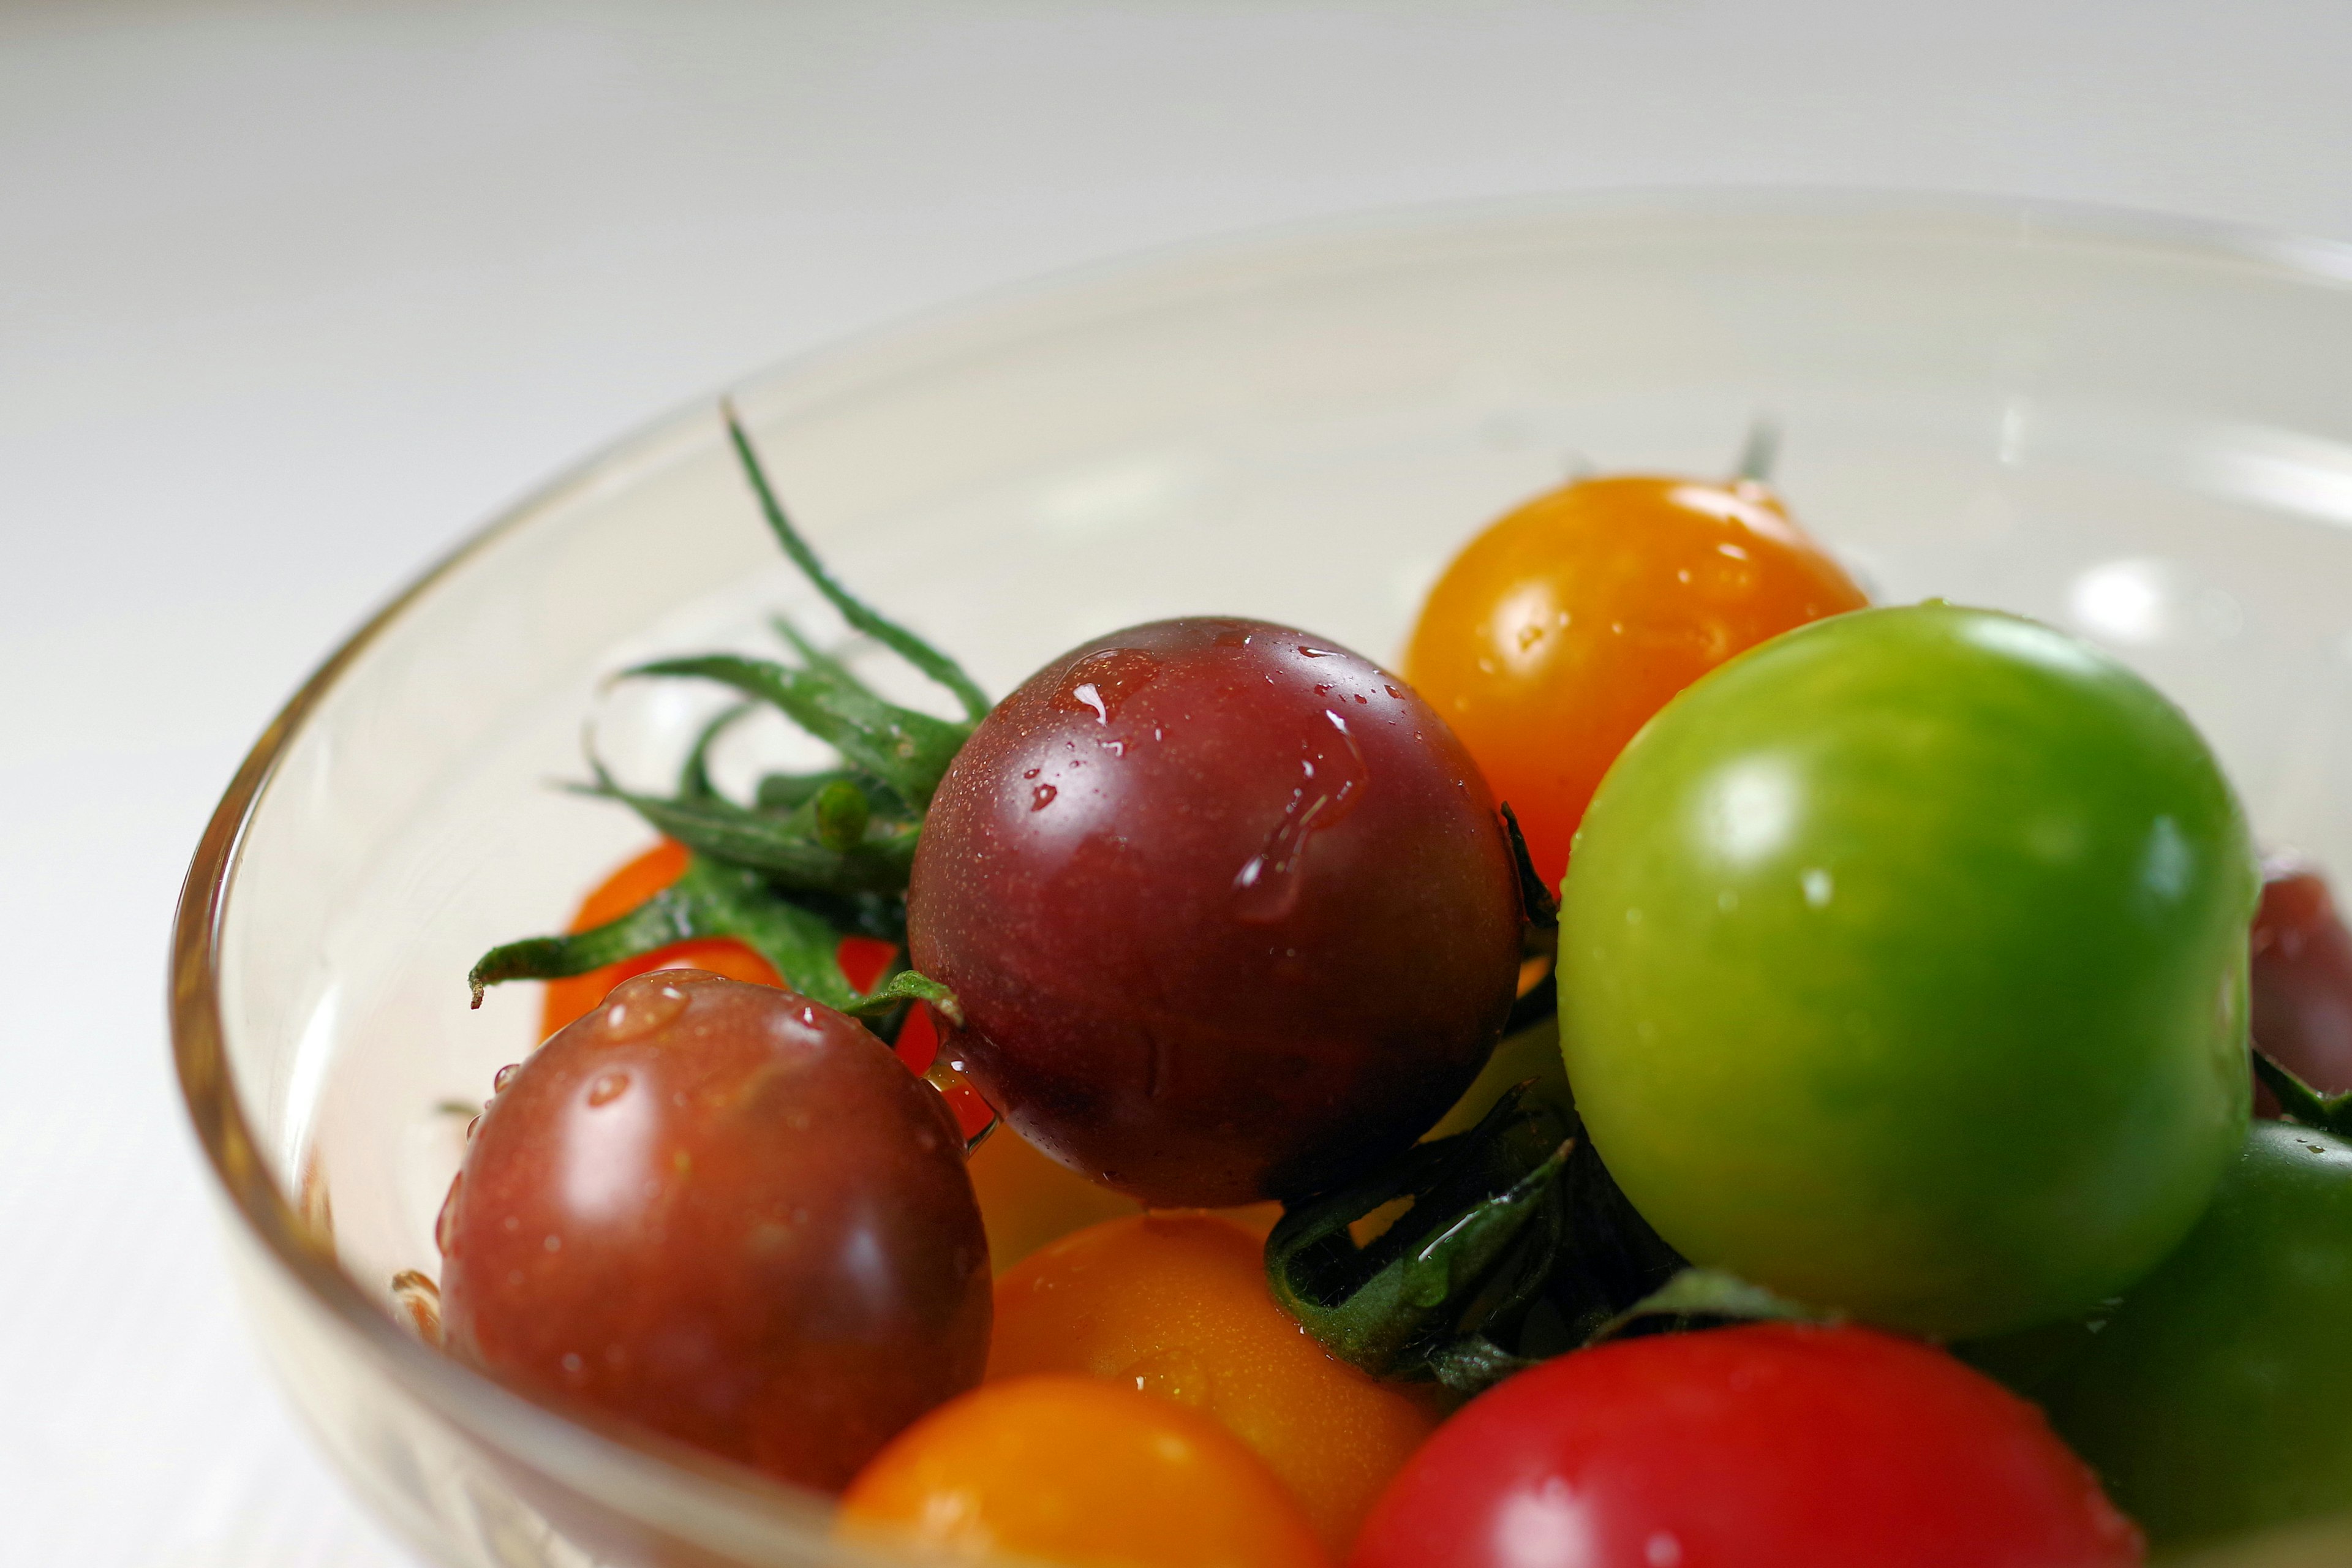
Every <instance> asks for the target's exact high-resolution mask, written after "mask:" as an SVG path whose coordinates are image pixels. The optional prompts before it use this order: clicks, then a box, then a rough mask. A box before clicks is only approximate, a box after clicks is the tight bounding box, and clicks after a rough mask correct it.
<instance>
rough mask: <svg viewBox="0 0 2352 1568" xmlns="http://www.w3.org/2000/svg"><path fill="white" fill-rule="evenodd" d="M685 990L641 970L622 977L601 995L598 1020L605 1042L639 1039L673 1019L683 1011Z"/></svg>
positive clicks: (685, 1002)
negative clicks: (602, 997) (605, 993)
mask: <svg viewBox="0 0 2352 1568" xmlns="http://www.w3.org/2000/svg"><path fill="white" fill-rule="evenodd" d="M686 1007H687V994H686V992H685V990H684V989H683V988H681V987H680V986H677V985H676V984H672V983H671V982H670V981H668V980H667V979H665V978H664V977H663V976H661V975H660V974H657V973H656V974H641V975H639V976H637V977H636V978H635V979H634V980H625V981H623V982H622V983H621V984H619V985H618V986H616V987H615V988H614V991H613V994H611V995H610V996H608V997H606V998H605V999H604V1012H603V1013H602V1014H601V1015H599V1017H598V1022H599V1023H600V1024H601V1025H602V1026H603V1027H604V1039H605V1041H606V1042H607V1043H608V1044H612V1045H621V1044H625V1043H626V1042H628V1041H630V1040H637V1039H643V1038H644V1037H646V1036H647V1035H650V1034H652V1033H654V1032H655V1031H656V1030H657V1029H660V1028H663V1027H665V1026H667V1025H668V1024H670V1023H671V1022H673V1021H674V1020H676V1018H677V1016H678V1015H679V1014H680V1013H683V1012H685V1011H686Z"/></svg>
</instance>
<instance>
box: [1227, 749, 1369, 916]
mask: <svg viewBox="0 0 2352 1568" xmlns="http://www.w3.org/2000/svg"><path fill="white" fill-rule="evenodd" d="M1323 717H1324V718H1325V719H1326V720H1328V721H1330V725H1331V728H1332V729H1333V731H1336V732H1337V741H1336V743H1335V742H1320V743H1318V742H1313V741H1310V742H1308V745H1307V754H1306V755H1305V756H1303V757H1301V758H1300V759H1299V767H1300V771H1301V773H1302V774H1303V775H1304V777H1305V780H1306V783H1305V784H1301V785H1298V786H1294V787H1293V788H1292V790H1291V792H1290V799H1289V800H1288V801H1287V802H1286V803H1285V804H1284V806H1283V811H1282V818H1281V820H1280V821H1278V822H1276V824H1275V825H1274V826H1273V827H1272V828H1270V829H1269V830H1268V831H1267V833H1266V836H1265V845H1264V846H1263V847H1261V848H1260V849H1259V850H1258V852H1257V853H1256V854H1255V855H1253V856H1251V857H1250V858H1248V859H1247V860H1245V861H1244V862H1243V863H1242V868H1241V869H1240V870H1239V871H1237V872H1235V873H1234V915H1235V917H1236V918H1238V919H1240V920H1243V921H1247V922H1249V923H1251V924H1253V925H1263V924H1270V923H1272V922H1273V921H1278V920H1281V919H1283V918H1285V917H1286V916H1287V915H1288V914H1289V913H1290V912H1291V911H1292V910H1295V909H1297V907H1298V895H1299V889H1300V884H1301V881H1302V880H1303V876H1304V861H1305V859H1306V854H1307V842H1308V840H1310V839H1311V838H1312V837H1314V835H1316V834H1317V833H1318V832H1320V831H1322V830H1323V829H1324V828H1327V827H1328V826H1331V825H1332V824H1333V823H1335V822H1338V821H1339V819H1340V818H1342V817H1344V816H1347V814H1348V813H1349V812H1350V811H1352V810H1354V809H1355V806H1356V803H1357V800H1358V799H1359V798H1360V796H1361V795H1362V793H1363V788H1364V785H1365V784H1366V782H1367V781H1368V778H1369V770H1368V769H1367V768H1366V766H1365V764H1364V753H1363V751H1362V749H1361V748H1360V747H1359V746H1358V745H1357V744H1356V737H1355V736H1354V735H1353V734H1351V733H1349V730H1348V721H1346V720H1345V719H1342V718H1341V717H1340V716H1339V714H1337V713H1335V712H1333V711H1331V710H1329V709H1328V708H1327V709H1325V710H1323Z"/></svg>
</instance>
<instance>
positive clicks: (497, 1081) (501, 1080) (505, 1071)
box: [490, 1062, 522, 1094]
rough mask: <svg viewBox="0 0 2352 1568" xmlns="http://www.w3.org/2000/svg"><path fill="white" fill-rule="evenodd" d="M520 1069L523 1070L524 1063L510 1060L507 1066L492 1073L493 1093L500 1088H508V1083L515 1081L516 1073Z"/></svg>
mask: <svg viewBox="0 0 2352 1568" xmlns="http://www.w3.org/2000/svg"><path fill="white" fill-rule="evenodd" d="M520 1071H522V1063H520V1062H509V1063H507V1065H506V1066H504V1067H502V1068H499V1070H498V1071H496V1072H494V1073H492V1074H491V1075H490V1092H491V1093H492V1094H496V1093H497V1092H498V1091H499V1090H500V1089H504V1088H506V1086H507V1085H508V1084H509V1083H511V1082H513V1081H514V1075H515V1074H517V1073H519V1072H520Z"/></svg>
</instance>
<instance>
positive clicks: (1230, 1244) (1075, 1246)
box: [988, 1214, 1437, 1556]
mask: <svg viewBox="0 0 2352 1568" xmlns="http://www.w3.org/2000/svg"><path fill="white" fill-rule="evenodd" d="M1033 1373H1083V1374H1085V1375H1087V1376H1090V1377H1097V1378H1102V1379H1105V1380H1107V1381H1109V1382H1114V1383H1118V1384H1125V1385H1126V1386H1128V1387H1129V1388H1135V1389H1140V1390H1142V1391H1144V1392H1146V1393H1149V1394H1160V1395H1161V1396H1163V1397H1165V1398H1168V1399H1171V1400H1174V1401H1176V1402H1178V1403H1180V1404H1183V1405H1191V1406H1192V1407H1193V1408H1195V1409H1197V1410H1200V1411H1201V1412H1202V1413H1203V1414H1205V1415H1210V1416H1213V1417H1214V1418H1215V1419H1216V1420H1217V1421H1218V1422H1220V1423H1222V1424H1223V1426H1225V1427H1226V1428H1227V1429H1228V1430H1230V1431H1231V1432H1232V1433H1233V1434H1234V1436H1237V1437H1239V1438H1240V1439H1241V1440H1242V1441H1243V1442H1244V1443H1246V1444H1248V1445H1249V1446H1250V1447H1252V1448H1254V1449H1255V1450H1256V1452H1257V1453H1258V1455H1259V1456H1260V1457H1261V1458H1264V1459H1265V1462H1266V1463H1267V1465H1269V1466H1270V1467H1272V1468H1273V1470H1274V1473H1275V1474H1276V1475H1277V1476H1279V1477H1281V1478H1282V1479H1283V1480H1284V1481H1285V1482H1286V1483H1288V1485H1289V1487H1290V1489H1291V1490H1292V1492H1293V1493H1295V1494H1296V1495H1297V1498H1298V1500H1299V1502H1300V1503H1301V1504H1302V1505H1303V1506H1304V1507H1305V1509H1306V1510H1307V1517H1308V1519H1309V1520H1311V1521H1313V1523H1314V1526H1315V1531H1316V1533H1317V1535H1318V1536H1319V1537H1320V1538H1321V1540H1322V1542H1323V1543H1324V1544H1325V1546H1326V1547H1328V1549H1329V1550H1330V1551H1331V1552H1332V1553H1333V1554H1334V1555H1335V1556H1337V1555H1339V1554H1342V1553H1344V1552H1345V1551H1346V1550H1347V1547H1348V1544H1349V1542H1350V1541H1351V1540H1352V1539H1353V1538H1354V1535H1355V1532H1356V1527H1357V1526H1358V1525H1359V1524H1360V1523H1361V1522H1362V1521H1363V1517H1364V1515H1365V1513H1366V1512H1367V1511H1369V1510H1370V1508H1371V1505H1372V1501H1373V1500H1374V1499H1375V1498H1376V1497H1378V1496H1379V1494H1380V1491H1381V1488H1382V1487H1383V1486H1384V1485H1386V1484H1387V1482H1388V1479H1389V1478H1390V1477H1391V1475H1393V1474H1394V1473H1395V1472H1396V1470H1397V1469H1398V1468H1399V1467H1400V1466H1402V1464H1403V1463H1404V1461H1405V1459H1406V1458H1407V1457H1408V1456H1409V1455H1411V1454H1412V1451H1413V1450H1414V1449H1415V1448H1417V1447H1420V1445H1421V1442H1422V1439H1423V1437H1425V1436H1428V1434H1429V1432H1430V1430H1431V1428H1432V1427H1433V1426H1435V1425H1436V1419H1437V1416H1436V1411H1435V1409H1434V1407H1433V1404H1432V1403H1431V1402H1430V1401H1427V1400H1425V1399H1423V1398H1422V1397H1420V1396H1418V1395H1416V1394H1411V1393H1407V1392H1405V1391H1404V1390H1403V1389H1402V1388H1400V1387H1399V1386H1397V1385H1396V1384H1383V1383H1381V1382H1379V1381H1377V1380H1376V1379H1373V1378H1371V1377H1368V1376H1366V1375H1365V1374H1364V1373H1361V1372H1359V1371H1357V1370H1356V1369H1355V1368H1354V1367H1352V1366H1349V1364H1348V1363H1345V1362H1343V1361H1340V1360H1339V1358H1338V1357H1336V1356H1334V1355H1332V1354H1331V1353H1330V1352H1328V1351H1326V1350H1324V1349H1323V1347H1322V1346H1321V1345H1319V1344H1318V1343H1316V1342H1315V1341H1314V1340H1313V1339H1312V1338H1310V1337H1308V1335H1307V1332H1306V1331H1304V1330H1303V1329H1301V1328H1300V1327H1299V1326H1298V1324H1297V1321H1295V1320H1293V1319H1292V1318H1291V1317H1290V1315H1289V1314H1288V1313H1286V1312H1285V1311H1284V1310H1282V1309H1281V1308H1280V1307H1278V1306H1276V1304H1275V1301H1274V1298H1273V1296H1272V1295H1271V1294H1269V1293H1268V1291H1267V1289H1266V1284H1265V1262H1264V1259H1263V1257H1262V1253H1261V1241H1260V1237H1258V1236H1257V1235H1255V1234H1253V1233H1252V1232H1251V1231H1250V1230H1249V1229H1248V1228H1246V1227H1244V1226H1241V1225H1238V1224H1235V1223H1234V1222H1233V1221H1232V1220H1228V1219H1223V1218H1220V1217H1217V1216H1215V1215H1204V1214H1153V1215H1139V1216H1137V1217H1135V1218H1132V1219H1119V1220H1112V1221H1109V1222H1108V1223H1107V1224H1103V1225H1097V1226H1093V1227H1091V1228H1089V1229H1087V1230H1083V1231H1080V1232H1078V1233H1077V1234H1076V1235H1075V1236H1071V1237H1065V1238H1064V1239H1062V1240H1061V1241H1058V1242H1056V1243H1055V1244H1054V1245H1052V1246H1050V1247H1045V1249H1044V1250H1042V1251H1040V1252H1038V1253H1037V1254H1036V1255H1034V1257H1032V1258H1029V1259H1028V1261H1026V1262H1025V1263H1023V1264H1022V1265H1020V1266H1019V1267H1018V1268H1013V1269H1012V1270H1010V1271H1009V1272H1007V1273H1005V1274H1003V1276H1001V1277H1000V1278H999V1279H997V1282H996V1330H995V1337H994V1339H993V1340H992V1342H991V1346H990V1351H989V1363H988V1375H989V1377H990V1379H991V1380H995V1379H998V1378H1004V1377H1017V1376H1024V1375H1028V1374H1033Z"/></svg>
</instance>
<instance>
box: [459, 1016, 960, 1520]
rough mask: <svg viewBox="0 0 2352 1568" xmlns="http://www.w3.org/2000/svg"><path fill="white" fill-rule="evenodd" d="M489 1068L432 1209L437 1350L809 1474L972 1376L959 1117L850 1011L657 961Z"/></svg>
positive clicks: (759, 1462)
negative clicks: (478, 1106) (445, 1186)
mask: <svg viewBox="0 0 2352 1568" xmlns="http://www.w3.org/2000/svg"><path fill="white" fill-rule="evenodd" d="M499 1078H500V1083H499V1089H498V1093H497V1094H496V1096H495V1097H494V1098H493V1099H492V1100H491V1101H490V1103H489V1106H488V1109H487V1110H485V1111H484V1112H483V1114H482V1118H481V1121H480V1122H479V1124H478V1127H477V1128H476V1130H475V1135H474V1136H473V1138H472V1139H471V1141H470V1142H469V1144H468V1146H467V1151H466V1160H465V1163H464V1165H463V1167H462V1168H461V1169H460V1170H459V1172H458V1174H457V1180H456V1181H455V1182H453V1183H452V1184H450V1188H449V1198H448V1201H447V1203H446V1205H444V1207H443V1210H442V1215H441V1222H440V1226H439V1239H440V1243H441V1253H442V1276H441V1305H442V1321H443V1329H444V1332H445V1335H446V1343H447V1345H448V1348H449V1349H450V1350H451V1351H452V1352H454V1353H456V1354H457V1355H458V1356H459V1357H461V1358H462V1359H464V1360H467V1361H469V1362H471V1363H473V1364H475V1365H476V1366H478V1367H480V1368H481V1369H483V1370H484V1371H486V1372H488V1373H491V1374H492V1375H493V1376H496V1377H498V1378H499V1379H500V1380H501V1381H502V1382H505V1383H508V1384H512V1385H513V1386H515V1387H517V1388H519V1389H520V1390H522V1391H524V1392H526V1393H529V1394H537V1395H540V1396H542V1397H549V1398H552V1399H554V1400H556V1401H558V1402H569V1401H577V1402H581V1403H584V1404H587V1405H594V1406H598V1407H601V1408H602V1409H604V1410H606V1411H609V1412H611V1413H613V1414H615V1415H624V1416H627V1417H630V1418H632V1419H635V1420H636V1421H640V1422H643V1423H644V1424H645V1425H646V1426H652V1427H654V1428H656V1429H657V1430H659V1431H662V1432H666V1433H667V1434H669V1435H670V1436H674V1437H677V1438H681V1439H683V1440H684V1441H687V1442H689V1443H694V1444H697V1445H698V1446H700V1447H704V1448H707V1449H709V1450H710V1451H711V1452H713V1453H717V1454H721V1455H724V1456H726V1457H728V1458H735V1459H740V1460H742V1461H744V1462H746V1463H748V1464H751V1465H756V1466H758V1467H759V1468H761V1469H763V1470H766V1471H767V1472H769V1473H770V1474H772V1475H774V1476H776V1477H779V1478H781V1479H784V1480H788V1481H798V1482H802V1483H804V1484H806V1485H810V1486H816V1487H826V1488H832V1487H838V1486H840V1485H841V1484H842V1483H843V1482H844V1481H845V1480H847V1479H849V1477H850V1476H851V1475H853V1474H854V1473H856V1469H857V1468H858V1466H859V1465H861V1464H862V1463H864V1461H865V1460H866V1457H867V1456H868V1455H870V1454H872V1453H873V1452H874V1451H875V1450H876V1449H877V1448H878V1447H881V1446H882V1444H883V1443H884V1442H886V1441H887V1440H888V1439H889V1438H890V1437H891V1436H893V1435H894V1434H895V1433H897V1432H898V1429H899V1428H900V1427H902V1426H905V1425H906V1424H907V1423H908V1422H909V1421H911V1420H913V1419H914V1418H915V1417H916V1416H918V1415H921V1414H922V1413H923V1412H924V1411H926V1410H928V1409H929V1408H930V1407H931V1406H932V1405H937V1404H938V1403H940V1401H941V1400H943V1399H946V1398H948V1397H950V1395H953V1394H957V1393H959V1392H961V1391H962V1390H964V1389H967V1388H970V1387H971V1386H972V1385H973V1384H976V1383H978V1382H979V1381H980V1376H981V1373H982V1368H983V1366H984V1365H985V1363H986V1359H987V1354H988V1329H989V1321H990V1316H991V1303H990V1293H989V1268H988V1242H987V1237H985V1235H984V1234H983V1233H982V1229H981V1221H980V1210H979V1206H978V1205H977V1204H976V1203H974V1201H973V1199H972V1192H971V1180H970V1178H969V1177H968V1176H967V1175H966V1174H965V1173H964V1168H963V1140H962V1138H961V1136H960V1134H959V1133H958V1131H957V1130H956V1127H955V1123H954V1121H953V1119H952V1118H951V1117H950V1114H949V1112H948V1110H947V1108H946V1106H945V1105H944V1103H943V1102H942V1101H941V1100H940V1096H939V1095H938V1094H937V1093H936V1092H935V1091H934V1090H933V1089H930V1088H929V1086H928V1085H926V1084H925V1083H923V1082H922V1081H921V1080H920V1079H916V1078H914V1077H913V1076H911V1075H910V1074H908V1072H907V1071H906V1070H905V1069H904V1068H902V1067H900V1066H899V1064H898V1061H897V1060H896V1059H895V1058H892V1056H891V1055H890V1052H889V1050H888V1049H887V1047H885V1046H883V1044H882V1043H881V1042H880V1041H879V1040H877V1039H876V1038H875V1037H874V1036H872V1035H871V1034H869V1033H868V1032H866V1029H864V1028H863V1027H861V1026H858V1025H857V1024H856V1023H854V1022H853V1021H851V1020H850V1019H848V1018H845V1017H844V1016H842V1015H840V1014H838V1013H835V1012H834V1011H833V1010H832V1009H830V1008H827V1007H821V1006H818V1005H815V1004H814V1003H812V1002H809V1001H807V1000H805V999H803V998H802V997H799V996H795V995H793V994H792V993H790V992H787V991H781V990H776V989H773V988H771V987H769V986H764V985H751V984H743V983H740V982H738V981H732V980H726V979H722V978H720V977H719V976H717V975H711V974H700V973H695V972H692V971H681V970H672V971H666V972H663V973H656V974H647V975H641V976H639V977H638V978H636V979H635V980H631V981H627V982H625V983H624V984H622V985H621V986H620V987H619V988H618V989H616V990H615V991H614V993H613V994H611V995H610V996H609V997H607V998H606V999H605V1003H604V1005H603V1006H602V1007H600V1008H599V1009H597V1010H596V1011H595V1012H594V1013H593V1014H591V1015H589V1016H587V1017H585V1018H583V1019H581V1020H579V1021H578V1022H577V1023H574V1024H572V1025H571V1026H568V1027H567V1028H565V1029H563V1030H562V1032H560V1033H558V1034H557V1035H556V1036H555V1037H554V1038H552V1039H551V1040H549V1041H548V1042H547V1044H545V1045H544V1046H542V1047H540V1048H539V1050H538V1051H537V1052H535V1053H534V1054H533V1055H532V1056H531V1057H530V1059H529V1060H527V1061H524V1062H522V1063H520V1064H519V1065H518V1066H516V1067H513V1068H508V1069H507V1070H506V1071H505V1072H503V1073H501V1074H500V1075H499Z"/></svg>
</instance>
